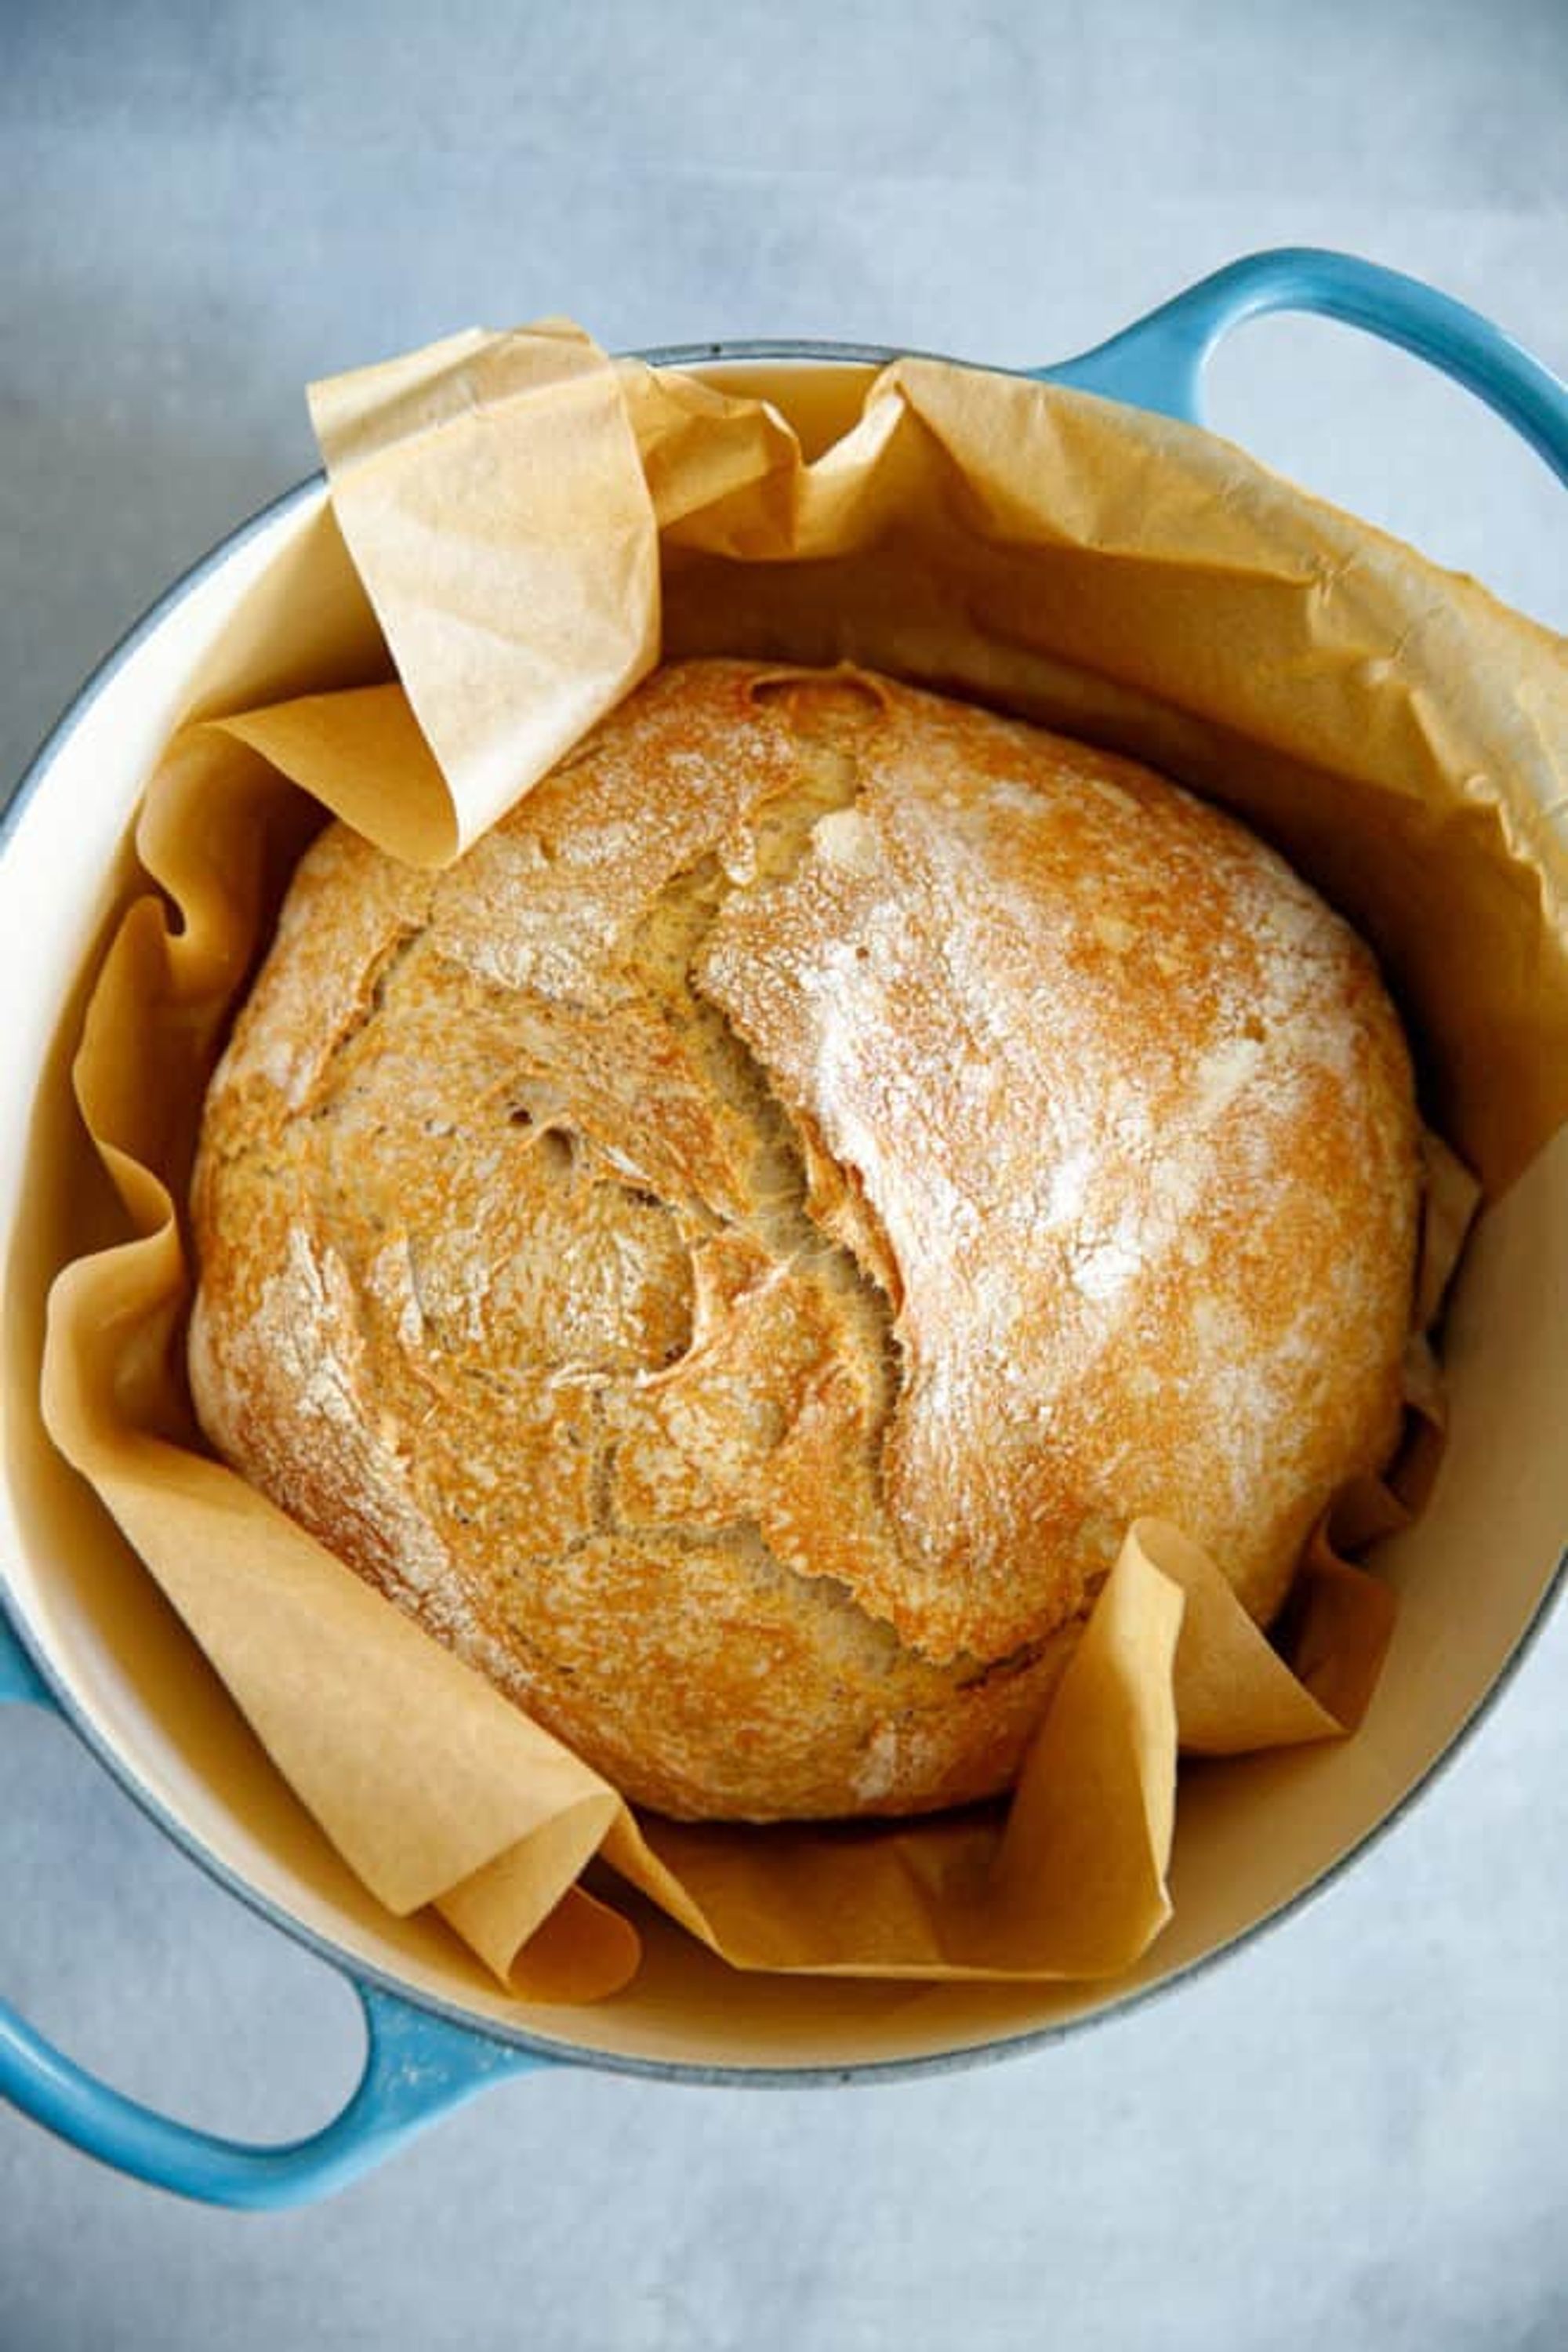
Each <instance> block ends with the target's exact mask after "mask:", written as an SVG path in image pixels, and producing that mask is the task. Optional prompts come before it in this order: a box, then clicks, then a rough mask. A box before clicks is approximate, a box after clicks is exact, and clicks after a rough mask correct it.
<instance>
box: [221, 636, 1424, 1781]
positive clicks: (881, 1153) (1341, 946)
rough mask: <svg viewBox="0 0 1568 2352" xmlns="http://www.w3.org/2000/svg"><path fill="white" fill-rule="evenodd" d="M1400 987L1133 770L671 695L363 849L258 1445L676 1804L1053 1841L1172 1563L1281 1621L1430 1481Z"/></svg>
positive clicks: (290, 917)
mask: <svg viewBox="0 0 1568 2352" xmlns="http://www.w3.org/2000/svg"><path fill="white" fill-rule="evenodd" d="M1416 1168H1417V1162H1416V1126H1415V1109H1414V1105H1413V1098H1412V1087H1411V1077H1410V1069H1409V1064H1408V1059H1407V1056H1406V1053H1405V1045H1404V1041H1403V1038H1402V1036H1401V1033H1400V1029H1399V1025H1398V1023H1397V1021H1396V1019H1395V1016H1394V1012H1393V1010H1392V1008H1391V1007H1390V1004H1389V1003H1388V1000H1387V998H1386V996H1385V995H1384V991H1383V989H1382V987H1381V985H1380V983H1379V980H1378V976H1377V972H1376V971H1375V968H1374V966H1373V960H1372V958H1371V956H1370V955H1369V954H1368V952H1367V950H1365V948H1364V947H1363V946H1362V945H1361V943H1360V942H1359V941H1358V940H1356V939H1355V938H1354V937H1353V936H1352V933H1351V931H1350V930H1349V929H1347V928H1346V926H1345V925H1344V924H1343V923H1342V921H1340V920H1339V919H1338V918H1337V917H1335V916H1334V915H1332V914H1331V912H1330V911H1329V909H1328V908H1326V907H1325V906H1324V905H1323V904H1322V903H1321V900H1320V899H1319V898H1317V897H1316V896H1315V895H1314V894H1313V892H1312V891H1311V890H1310V889H1309V888H1308V887H1306V886H1305V885H1304V884H1303V883H1302V882H1300V880H1299V879H1298V878H1297V877H1295V876H1294V875H1293V874H1292V873H1291V872H1290V871H1289V868H1288V867H1287V866H1285V865H1284V864H1283V863H1282V862H1281V860H1280V859H1279V857H1278V856H1275V855H1274V854H1273V853H1272V852H1271V851H1269V850H1268V849H1267V848H1265V847H1264V846H1263V845H1261V844H1260V843H1259V842H1258V841H1257V840H1256V839H1254V838H1253V837H1252V836H1251V835H1249V834H1247V832H1246V831H1244V830H1243V829H1242V827H1241V826H1239V825H1238V824H1235V823H1233V822H1231V821H1230V820H1229V819H1228V818H1226V817H1225V816H1222V815H1220V814H1218V813H1216V812H1215V810H1213V809H1211V808H1208V807H1205V806H1204V805H1202V804H1201V803H1198V802H1196V801H1194V800H1193V799H1192V798H1191V797H1189V796H1188V795H1187V794H1186V793H1183V792H1181V791H1179V790H1178V789H1177V788H1176V787H1175V786H1173V785H1172V784H1169V783H1167V782H1163V780H1162V779H1161V778H1159V777H1157V776H1155V775H1153V774H1152V773H1150V772H1148V771H1147V770H1146V769H1144V768H1142V767H1140V766H1137V765H1135V764H1134V763H1132V762H1131V761H1127V760H1123V759H1119V758H1114V757H1112V756H1110V754H1108V753H1105V752H1102V751H1093V750H1089V748H1087V747H1086V746H1084V745H1082V744H1079V743H1075V742H1069V741H1067V740H1063V739H1061V738H1059V737H1056V736H1053V735H1049V734H1047V733H1044V732H1042V731H1040V730H1037V729H1034V728H1031V727H1027V726H1025V725H1022V724H1019V723H1016V722H1014V721H1010V720H1007V719H1002V718H998V717H994V716H992V715H991V714H989V713H987V712H984V711H982V710H979V709H973V708H971V707H969V706H967V705H962V704H959V703H956V702H952V701H948V700H944V699H942V698H938V697H935V696H932V695H930V694H925V693H920V692H916V691H914V690H912V689H910V688H906V687H902V686H898V685H894V684H892V683H890V682H889V681H887V680H885V679H882V678H879V677H870V676H867V675H865V674H862V673H859V672H856V671H852V670H837V671H831V672H830V671H800V670H777V669H774V670H769V669H765V668H763V667H758V666H757V665H755V664H746V663H740V662H721V661H704V662H691V663H688V664H684V665H679V666H675V667H668V668H667V669H664V670H662V671H660V672H659V673H658V674H657V675H656V676H655V677H652V678H651V679H650V680H649V681H648V682H647V684H646V685H645V686H643V687H642V688H640V689H639V690H638V691H637V693H635V694H634V695H632V696H631V697H630V698H629V699H628V700H627V701H626V703H624V704H623V705H622V706H621V708H620V709H617V710H616V712H615V713H614V714H613V715H612V716H611V717H610V718H609V719H606V720H605V722H604V723H603V724H602V725H601V726H600V727H599V728H598V729H597V730H595V733H594V734H593V735H592V736H591V737H589V738H588V739H587V740H585V741H584V743H583V744H582V745H581V746H580V747H579V748H578V749H577V750H576V751H574V753H573V754H572V755H571V756H570V757H569V758H568V759H567V760H566V761H563V763H562V765H561V766H560V767H559V768H558V769H557V770H556V771H555V772H554V773H553V774H552V775H551V776H550V777H548V778H547V779H546V780H545V782H542V784H540V785H539V786H538V788H537V789H536V790H535V791H533V792H532V793H530V794H529V795H528V796H527V798H526V799H525V800H523V801H522V802H521V804H520V805H519V806H518V807H517V808H516V809H515V810H514V811H513V813H512V814H510V816H508V817H507V818H506V819H505V820H504V821H503V822H502V823H501V824H499V825H498V826H497V827H495V829H494V830H493V831H492V832H491V833H489V835H486V837H485V838H484V839H483V840H481V841H480V842H479V844H478V845H476V846H475V847H474V848H473V849H472V850H470V851H469V852H468V855H467V856H465V857H464V858H463V859H462V860H461V861H460V863H458V865H457V866H454V867H452V868H451V869H450V870H449V871H447V872H446V873H443V874H439V875H435V876H431V875H425V874H418V873H415V872H413V871H411V870H409V869H408V868H406V867H405V866H399V865H397V864H395V863H394V861H393V860H392V859H390V858H388V857H386V856H383V855H381V854H380V853H379V852H378V851H376V850H374V849H373V848H371V847H370V846H368V845H367V844H366V843H365V842H364V841H363V839H361V838H359V837H358V836H357V835H354V834H353V833H351V832H350V831H348V830H347V829H346V828H344V827H343V826H342V825H338V824H334V825H331V826H330V827H329V828H328V830H327V831H326V832H325V833H323V834H322V835H321V837H320V838H319V839H318V840H317V841H316V843H315V844H314V845H313V846H312V847H311V848H310V851H309V852H308V854H307V855H306V856H305V858H304V860H303V862H302V864H301V865H300V869H299V872H298V875H297V877H296V878H295V880H294V883H293V885H292V887H291V889H290V891H289V898H288V900H287V903H286V905H285V907H284V909H283V913H282V917H281V919H280V922H279V929H278V935H277V940H276V942H275V944H274V946H273V948H272V950H271V953H270V956H269V958H268V961H267V963H266V965H265V968H264V969H263V971H262V972H261V975H260V978H259V980H258V982H257V984H256V987H255V989H254V992H253V993H252V994H251V997H250V999H249V1002H248V1003H247V1005H246V1006H245V1008H244V1010H243V1011H242V1013H241V1014H240V1016H239V1020H238V1023H237V1027H236V1029H235V1033H234V1036H233V1040H232V1042H231V1044H230V1045H229V1049H228V1052H227V1054H226V1057H225V1059H224V1061H223V1063H222V1066H220V1068H219V1069H218V1071H217V1074H216V1077H215V1079H214V1081H213V1085H212V1088H211V1092H210V1095H209V1097H208V1100H207V1104H206V1108H205V1122H204V1128H203V1135H202V1141H201V1148H200V1153H199V1159H198V1164H197V1168H196V1174H195V1194H194V1216H195V1243H196V1248H197V1254H198V1258H199V1265H200V1286H199V1291H198V1294H197V1297H196V1302H195V1312H194V1316H193V1319H192V1324H191V1333H190V1349H189V1361H190V1375H191V1384H192V1389H193V1392H194V1395H195V1403H196V1407H197V1410H198V1412H199V1414H200V1418H201V1421H202V1424H203V1426H204V1428H205V1431H206V1433H207V1435H208V1436H209V1438H210V1439H211V1441H212V1443H213V1444H214V1445H215V1446H216V1448H217V1449H218V1451H219V1452H220V1453H221V1454H223V1455H225V1456H226V1459H227V1460H228V1461H229V1462H231V1463H232V1464H233V1465H235V1466H236V1467H237V1469H238V1470H240V1471H241V1472H242V1473H243V1474H244V1475H246V1476H247V1478H249V1479H250V1480H251V1481H252V1482H253V1483H254V1484H255V1485H256V1486H258V1487H259V1488H260V1489H261V1490H262V1491H263V1492H264V1493H265V1494H267V1495H268V1496H271V1497H273V1498H274V1500H275V1501H276V1502H278V1503H279V1505H280V1506H281V1507H282V1508H283V1509H284V1510H286V1511H288V1512H289V1513H290V1514H291V1515H292V1516H293V1517H294V1518H296V1519H297V1520H298V1521H300V1523H301V1524H302V1525H303V1526H304V1527H305V1528H308V1529H310V1532H311V1533H312V1534H314V1535H315V1536H317V1537H319V1538H321V1541H322V1542H323V1543H325V1544H326V1545H328V1546H330V1547H331V1549H332V1550H333V1551H334V1552H335V1553H337V1555H338V1556H339V1557H340V1558H341V1559H343V1560H345V1561H347V1562H348V1563H349V1564H350V1566H352V1567H353V1568H354V1569H356V1570H358V1571H359V1572H360V1573H361V1574H362V1575H363V1576H365V1577H367V1578H369V1579H370V1580H372V1581H373V1582H374V1583H375V1584H377V1585H379V1586H380V1587H381V1588H382V1590H383V1591H384V1592H386V1593H387V1594H388V1595H389V1596H390V1597H391V1598H392V1599H393V1600H394V1601H397V1602H398V1603H399V1604H400V1605H401V1606H402V1607H404V1608H405V1609H406V1610H408V1611H410V1612H412V1613H413V1614H414V1615H415V1616H416V1618H417V1619H418V1620H419V1622H421V1623H422V1624H423V1625H425V1626H426V1628H427V1629H428V1630H429V1631H430V1632H431V1633H433V1634H435V1635H437V1637H438V1638H439V1639H440V1640H442V1641H444V1642H446V1643H449V1644H450V1645H451V1646H452V1647H453V1648H454V1649H455V1650H457V1651H458V1653H459V1654H461V1655H463V1656H464V1657H465V1658H467V1659H468V1660H469V1661H470V1662H471V1663H472V1664H474V1665H475V1666H477V1667H479V1669H480V1670H481V1671H482V1672H484V1673H485V1674H487V1675H489V1676H490V1677H491V1678H492V1679H493V1680H494V1681H495V1682H496V1683H498V1684H499V1685H500V1686H501V1687H502V1688H503V1689H504V1690H506V1691H507V1692H509V1693H510V1694H511V1695H512V1696H514V1697H515V1698H516V1699H517V1700H518V1701H519V1703H520V1704H521V1705H522V1706H524V1707H526V1708H527V1709H528V1710H529V1711H530V1712H531V1714H532V1715H533V1716H534V1717H536V1718H537V1719H538V1720H539V1721H541V1722H542V1723H543V1724H545V1725H547V1726H548V1727H550V1728H551V1729H552V1731H554V1732H556V1733H557V1734H558V1735H559V1736H560V1737H561V1738H563V1739H564V1740H566V1741H568V1742H569V1743H570V1744H571V1746H572V1747H574V1748H576V1749H577V1750H578V1751H579V1752H580V1753H581V1754H582V1755H583V1756H584V1757H585V1758H586V1759H588V1760H589V1761H590V1762H592V1763H593V1764H595V1766H597V1767H598V1768H599V1769H601V1770H602V1771H604V1772H605V1774H606V1775H607V1776H608V1777H609V1778H610V1779H611V1780H613V1781H615V1782H616V1784H617V1785H618V1786H619V1787H620V1788H621V1789H622V1790H624V1791H625V1792H626V1794H627V1795H629V1796H630V1797H632V1798H634V1799H637V1800H638V1801H643V1802H646V1803H647V1804H649V1805H652V1806H655V1807H658V1808H660V1809H662V1810H663V1811H666V1812H668V1813H672V1814H676V1815H680V1816H687V1817H710V1818H724V1817H729V1818H745V1819H752V1820H769V1819H787V1818H792V1817H793V1818H805V1817H813V1816H827V1815H835V1814H853V1813H901V1812H909V1811H915V1810H919V1809H921V1808H927V1807H933V1806H939V1805H946V1804H952V1803H956V1802H960V1801H965V1800H968V1799H972V1798H976V1797H980V1796H983V1795H985V1794H987V1793H990V1792H993V1791H994V1790H999V1789H1002V1788H1004V1787H1005V1785H1006V1784H1007V1782H1008V1781H1009V1780H1010V1778H1011V1777H1012V1775H1013V1774H1014V1773H1015V1771H1016V1768H1017V1764H1018V1761H1019V1759H1020V1756H1021V1753H1022V1750H1023V1748H1024V1745H1025V1743H1026V1739H1027V1738H1028V1736H1029V1733H1030V1731H1031V1729H1032V1727H1034V1726H1035V1724H1036V1723H1037V1721H1038V1719H1039V1717H1040V1715H1041V1712H1042V1710H1043V1708H1044V1707H1045V1706H1046V1703H1047V1700H1048V1697H1049V1696H1050V1693H1051V1690H1052V1688H1053V1687H1054V1685H1055V1682H1056V1680H1057V1677H1058V1675H1059V1673H1060V1671H1061V1669H1062V1666H1063V1664H1064V1663H1065V1661H1066V1659H1067V1657H1068V1654H1069V1653H1070V1650H1071V1646H1072V1643H1073V1642H1074V1640H1075V1639H1076V1635H1077V1631H1078V1628H1079V1625H1080V1624H1081V1622H1082V1620H1083V1618H1084V1615H1085V1613H1086V1612H1087V1611H1088V1609H1089V1604H1090V1602H1091V1601H1092V1599H1093V1596H1094V1594H1095V1592H1096V1591H1097V1590H1098V1589H1099V1586H1100V1584H1101V1583H1102V1582H1103V1580H1104V1578H1105V1576H1106V1574H1107V1572H1108V1570H1110V1566H1111V1563H1112V1562H1113V1560H1114V1559H1115V1556H1116V1553H1117V1550H1118V1548H1119V1546H1120V1544H1121V1538H1122V1535H1123V1531H1124V1529H1125V1528H1126V1526H1127V1523H1128V1521H1129V1520H1130V1519H1131V1518H1132V1517H1134V1516H1135V1515H1136V1514H1138V1513H1141V1512H1156V1513H1161V1514H1163V1515H1165V1516H1168V1517H1171V1518H1173V1519H1174V1520H1176V1521H1178V1522H1179V1523H1180V1525H1181V1526H1182V1527H1183V1528H1184V1529H1185V1530H1186V1531H1187V1532H1188V1533H1189V1534H1190V1535H1191V1536H1193V1537H1194V1538H1196V1539H1197V1540H1198V1541H1199V1542H1200V1543H1203V1544H1205V1545H1206V1546H1207V1547H1208V1548H1209V1549H1211V1551H1212V1552H1213V1554H1214V1556H1215V1559H1217V1560H1218V1561H1219V1562H1220V1564H1221V1566H1222V1567H1223V1568H1224V1570H1225V1571H1226V1574H1227V1575H1228V1576H1229V1578H1230V1579H1231V1580H1232V1581H1233V1583H1234V1585H1235V1587H1236V1590H1237V1592H1238V1593H1239V1595H1240V1597H1241V1599H1242V1600H1243V1601H1244V1602H1245V1603H1246V1605H1247V1608H1248V1609H1249V1610H1250V1611H1251V1612H1253V1614H1254V1615H1255V1616H1256V1617H1257V1618H1258V1619H1259V1620H1260V1621H1263V1622H1267V1621H1268V1618H1269V1617H1270V1615H1271V1614H1272V1613H1273V1612H1274V1611H1275V1610H1276V1609H1277V1607H1278V1605H1279V1601H1280V1600H1281V1598H1282V1596H1283V1594H1284V1592H1285V1591H1286V1588H1287V1586H1288V1584H1289V1579H1290V1576H1291V1572H1292V1569H1293V1566H1294V1564H1295V1562H1296V1559H1297V1558H1298V1556H1299V1553H1300V1547H1301V1545H1302V1542H1303V1539H1304V1538H1305V1537H1306V1535H1307V1533H1308V1532H1309V1529H1310V1527H1311V1525H1312V1522H1313V1521H1314V1519H1315V1518H1316V1517H1317V1516H1318V1514H1319V1513H1320V1512H1321V1510H1322V1508H1323V1507H1324V1505H1325V1504H1326V1503H1327V1501H1328V1499H1329V1497H1330V1496H1331V1494H1332V1493H1333V1492H1334V1490H1335V1489H1336V1487H1338V1486H1340V1485H1341V1484H1342V1483H1343V1482H1344V1481H1345V1480H1347V1479H1349V1478H1351V1477H1352V1476H1353V1475H1357V1474H1360V1473H1363V1472H1366V1471H1369V1470H1372V1469H1374V1468H1375V1467H1377V1466H1378V1465H1380V1464H1381V1463H1382V1462H1383V1461H1384V1459H1385V1458H1386V1455H1387V1453H1388V1451H1389V1449H1390V1446H1391V1444H1393V1442H1394V1435H1395V1432H1396V1428H1397V1423H1398V1416H1399V1404H1400V1363H1401V1356H1402V1351H1403V1346H1404V1341H1405V1332H1406V1326H1407V1320H1408V1316H1409V1312H1410V1300H1411V1289H1412V1279H1413V1265H1414V1257H1415V1231H1416V1211H1417V1196H1418V1182H1417V1173H1416Z"/></svg>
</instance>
